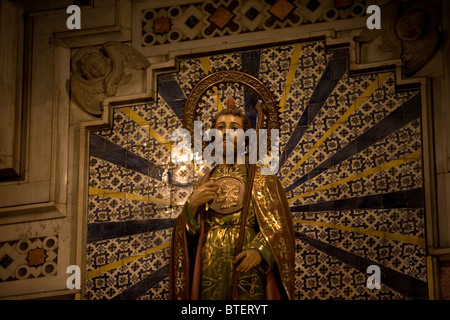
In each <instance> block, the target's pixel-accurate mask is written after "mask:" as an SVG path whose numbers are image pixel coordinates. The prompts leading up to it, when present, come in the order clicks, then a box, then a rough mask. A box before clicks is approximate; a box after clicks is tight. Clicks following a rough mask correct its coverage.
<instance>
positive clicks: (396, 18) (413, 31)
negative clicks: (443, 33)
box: [356, 0, 440, 76]
mask: <svg viewBox="0 0 450 320" xmlns="http://www.w3.org/2000/svg"><path fill="white" fill-rule="evenodd" d="M439 8H440V2H439V1H436V0H432V1H420V0H416V1H410V2H406V3H405V2H401V1H400V0H394V1H391V2H389V3H388V4H386V5H384V6H382V7H381V16H382V19H381V29H373V30H370V29H364V31H363V32H361V34H360V35H359V37H357V39H356V41H357V42H359V43H360V44H364V43H368V42H370V41H372V40H374V39H375V38H377V37H382V42H383V43H382V44H381V45H380V46H379V49H380V51H382V52H387V51H391V52H392V55H393V57H394V58H395V59H401V60H402V72H403V74H404V75H406V76H412V75H414V74H415V73H417V72H418V71H419V70H420V69H421V68H422V67H423V66H424V65H425V64H426V63H427V62H428V61H429V60H430V59H431V58H432V57H433V56H434V54H435V53H436V51H437V49H438V48H439V45H440V41H439V40H440V31H439V30H438V27H437V26H438V22H439V12H440V9H439Z"/></svg>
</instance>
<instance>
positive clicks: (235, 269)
mask: <svg viewBox="0 0 450 320" xmlns="http://www.w3.org/2000/svg"><path fill="white" fill-rule="evenodd" d="M212 128H215V129H217V130H220V131H222V134H223V136H224V139H223V147H224V150H225V149H226V145H227V144H230V143H232V144H236V143H237V141H226V135H225V130H227V129H243V130H244V131H245V130H247V129H249V128H250V122H249V120H248V119H247V117H246V116H245V115H244V114H243V113H242V112H241V111H240V110H238V109H234V108H233V106H231V108H225V109H223V110H222V111H221V112H219V113H218V114H217V115H216V116H215V117H214V119H213V121H212ZM233 140H234V139H233ZM235 149H236V148H235ZM235 154H236V153H235ZM248 173H249V165H248V163H245V164H236V161H235V162H234V163H233V164H229V163H226V161H225V152H224V161H223V164H219V165H217V166H216V167H214V168H213V169H212V170H211V171H210V172H208V173H207V174H205V175H204V176H203V177H202V178H200V179H199V180H198V181H196V182H195V183H194V189H193V192H192V194H191V195H190V197H189V198H188V200H187V201H186V203H185V205H184V207H183V210H182V212H181V213H180V215H179V216H178V218H177V219H176V221H175V225H174V229H173V234H172V243H171V257H170V276H169V287H170V290H169V291H170V299H183V300H184V299H186V300H196V299H200V300H224V299H235V300H261V299H293V297H294V268H295V262H294V252H295V251H294V250H295V247H294V229H293V222H292V217H291V214H290V211H289V206H288V203H287V199H286V196H285V194H284V191H283V188H282V186H281V184H280V182H279V180H278V179H277V178H276V177H275V176H274V175H261V173H260V170H259V169H258V168H256V170H255V171H254V175H251V176H249V174H248ZM250 177H252V178H253V180H252V181H253V183H252V184H250V185H252V190H251V191H248V192H245V191H246V188H247V186H248V185H249V179H250ZM246 197H250V200H249V202H248V203H249V204H248V205H247V206H244V203H245V200H246V199H245V198H246ZM245 207H247V209H246V214H245V215H244V214H243V211H244V208H245ZM241 218H243V219H245V221H242V219H241ZM241 228H243V229H244V230H245V231H241ZM239 241H241V244H242V245H241V247H242V249H241V250H240V252H236V250H235V249H236V246H237V244H238V243H239ZM233 285H234V287H233Z"/></svg>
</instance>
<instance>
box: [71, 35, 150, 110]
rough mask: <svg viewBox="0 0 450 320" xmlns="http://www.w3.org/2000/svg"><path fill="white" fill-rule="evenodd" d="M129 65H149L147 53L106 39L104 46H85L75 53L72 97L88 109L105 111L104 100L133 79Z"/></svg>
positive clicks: (138, 68)
mask: <svg viewBox="0 0 450 320" xmlns="http://www.w3.org/2000/svg"><path fill="white" fill-rule="evenodd" d="M126 67H131V68H133V69H136V70H143V69H146V68H148V67H150V63H149V62H148V61H147V59H146V57H145V56H144V55H142V54H141V53H140V52H139V51H137V50H136V49H134V48H133V47H131V46H128V45H125V44H123V43H120V42H115V41H110V42H106V43H105V44H104V45H103V47H101V48H98V47H85V48H82V49H80V50H78V51H77V52H76V53H75V54H74V56H73V57H72V62H71V71H72V75H71V79H70V90H71V94H72V98H73V99H74V100H75V101H76V102H77V103H78V104H79V105H80V106H81V107H82V108H83V109H84V110H85V111H86V112H88V113H90V114H92V115H95V116H98V115H101V114H102V111H103V106H102V100H103V99H104V98H106V97H112V96H115V95H116V93H117V89H118V87H119V86H121V85H124V84H126V83H128V82H129V81H130V80H131V74H126V73H125V69H126Z"/></svg>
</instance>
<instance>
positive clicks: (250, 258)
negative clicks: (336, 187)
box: [233, 249, 261, 272]
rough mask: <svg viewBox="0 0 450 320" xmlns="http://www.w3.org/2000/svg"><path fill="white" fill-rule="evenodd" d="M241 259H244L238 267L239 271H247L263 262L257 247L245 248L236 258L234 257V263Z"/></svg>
mask: <svg viewBox="0 0 450 320" xmlns="http://www.w3.org/2000/svg"><path fill="white" fill-rule="evenodd" d="M242 258H244V259H242ZM240 259H242V261H241V263H240V264H239V265H238V266H237V268H236V270H237V271H239V272H246V271H248V270H250V269H251V268H252V267H254V266H257V265H258V264H260V263H261V255H260V254H259V252H258V251H256V250H255V249H250V250H245V251H243V252H241V253H240V254H238V255H237V256H236V258H234V261H233V264H235V263H236V262H238V261H239V260H240Z"/></svg>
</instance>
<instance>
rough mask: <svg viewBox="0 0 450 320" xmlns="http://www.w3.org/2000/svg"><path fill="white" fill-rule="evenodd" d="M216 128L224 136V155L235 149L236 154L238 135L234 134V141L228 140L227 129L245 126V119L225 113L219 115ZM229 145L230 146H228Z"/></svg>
mask: <svg viewBox="0 0 450 320" xmlns="http://www.w3.org/2000/svg"><path fill="white" fill-rule="evenodd" d="M214 128H215V129H217V130H219V131H220V132H221V133H222V136H223V155H224V157H225V155H226V153H227V150H229V151H231V150H233V152H234V154H236V149H237V141H238V137H237V136H234V139H233V138H232V141H228V140H227V136H226V130H237V129H243V128H244V121H243V119H242V118H241V117H239V116H235V115H232V114H225V115H221V116H219V118H217V121H216V125H215V127H214ZM227 145H228V147H227Z"/></svg>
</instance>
